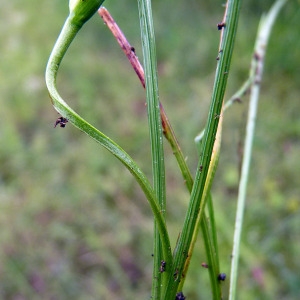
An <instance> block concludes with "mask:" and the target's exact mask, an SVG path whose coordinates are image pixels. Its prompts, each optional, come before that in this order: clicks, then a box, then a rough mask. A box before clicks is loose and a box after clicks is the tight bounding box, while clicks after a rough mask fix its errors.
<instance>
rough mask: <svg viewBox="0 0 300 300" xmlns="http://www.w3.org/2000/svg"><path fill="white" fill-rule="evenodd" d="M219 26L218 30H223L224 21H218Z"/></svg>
mask: <svg viewBox="0 0 300 300" xmlns="http://www.w3.org/2000/svg"><path fill="white" fill-rule="evenodd" d="M217 27H218V30H221V29H222V28H224V27H225V23H224V22H221V23H218V24H217Z"/></svg>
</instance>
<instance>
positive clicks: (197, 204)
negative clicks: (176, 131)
mask: <svg viewBox="0 0 300 300" xmlns="http://www.w3.org/2000/svg"><path fill="white" fill-rule="evenodd" d="M239 7H240V1H239V0H229V1H228V2H227V8H226V13H225V18H224V23H225V24H224V25H225V27H224V28H223V30H222V31H223V38H222V39H221V50H222V51H221V52H220V53H219V56H220V60H219V61H218V65H217V71H216V77H215V83H214V89H213V95H212V102H211V107H210V111H209V116H208V120H207V124H206V126H205V128H206V130H205V135H204V140H203V153H202V155H201V157H200V160H199V163H198V168H197V172H196V176H195V182H194V186H193V190H192V194H191V200H190V204H189V207H188V211H187V214H186V217H185V221H184V225H183V230H182V233H181V236H180V237H179V240H178V243H177V245H176V248H175V250H174V264H173V270H172V273H173V274H174V273H175V272H178V275H179V277H178V279H177V280H174V277H171V276H169V282H168V289H167V294H166V295H165V298H164V299H170V300H171V299H172V300H173V299H174V298H175V295H176V292H177V288H178V284H179V281H180V279H181V276H185V274H182V272H183V268H184V265H185V261H186V260H187V259H188V255H189V253H188V250H189V249H190V244H191V241H192V237H193V233H194V230H195V226H196V222H197V219H198V218H200V220H201V218H202V217H203V212H204V208H205V204H206V203H205V200H206V199H203V198H202V195H203V192H204V188H205V183H206V178H207V174H208V169H209V165H210V161H211V156H212V151H213V147H214V142H215V137H216V133H217V128H218V123H219V116H220V114H221V108H222V103H223V98H224V93H225V89H226V84H227V78H228V72H229V67H230V63H231V57H232V51H233V45H234V40H235V35H236V30H237V23H238V17H239Z"/></svg>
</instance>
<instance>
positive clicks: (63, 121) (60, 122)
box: [54, 117, 69, 128]
mask: <svg viewBox="0 0 300 300" xmlns="http://www.w3.org/2000/svg"><path fill="white" fill-rule="evenodd" d="M68 122H69V121H68V119H66V118H64V117H59V118H58V119H57V120H56V121H55V124H54V128H55V127H56V126H57V125H59V126H60V127H62V128H65V127H66V124H67V123H68Z"/></svg>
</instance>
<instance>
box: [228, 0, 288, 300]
mask: <svg viewBox="0 0 300 300" xmlns="http://www.w3.org/2000/svg"><path fill="white" fill-rule="evenodd" d="M285 2H286V0H278V1H277V2H276V3H275V4H274V5H273V6H272V8H271V9H270V12H269V13H268V15H267V16H266V17H262V19H261V22H260V26H259V31H258V35H257V39H256V44H255V49H254V55H253V59H252V65H251V73H252V74H255V79H254V83H253V85H252V87H251V93H250V102H249V112H248V121H247V128H246V136H245V148H244V155H243V163H242V171H241V178H240V183H239V192H238V203H237V211H236V220H235V231H234V239H233V251H232V256H231V257H232V260H231V276H230V290H229V299H230V300H234V299H236V285H237V275H238V261H239V251H240V243H241V233H242V225H243V218H244V210H245V202H246V192H247V182H248V177H249V169H250V162H251V153H252V145H253V136H254V130H255V122H256V112H257V105H258V99H259V93H260V84H261V80H262V74H263V65H264V57H265V53H266V48H267V43H268V39H269V36H270V32H271V29H272V26H273V24H274V22H275V19H276V16H277V15H278V13H279V11H280V9H281V8H282V6H283V5H284V3H285Z"/></svg>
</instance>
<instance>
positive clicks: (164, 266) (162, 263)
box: [159, 260, 166, 273]
mask: <svg viewBox="0 0 300 300" xmlns="http://www.w3.org/2000/svg"><path fill="white" fill-rule="evenodd" d="M159 271H160V273H163V272H165V271H166V262H165V261H164V260H162V261H161V262H160V268H159Z"/></svg>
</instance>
